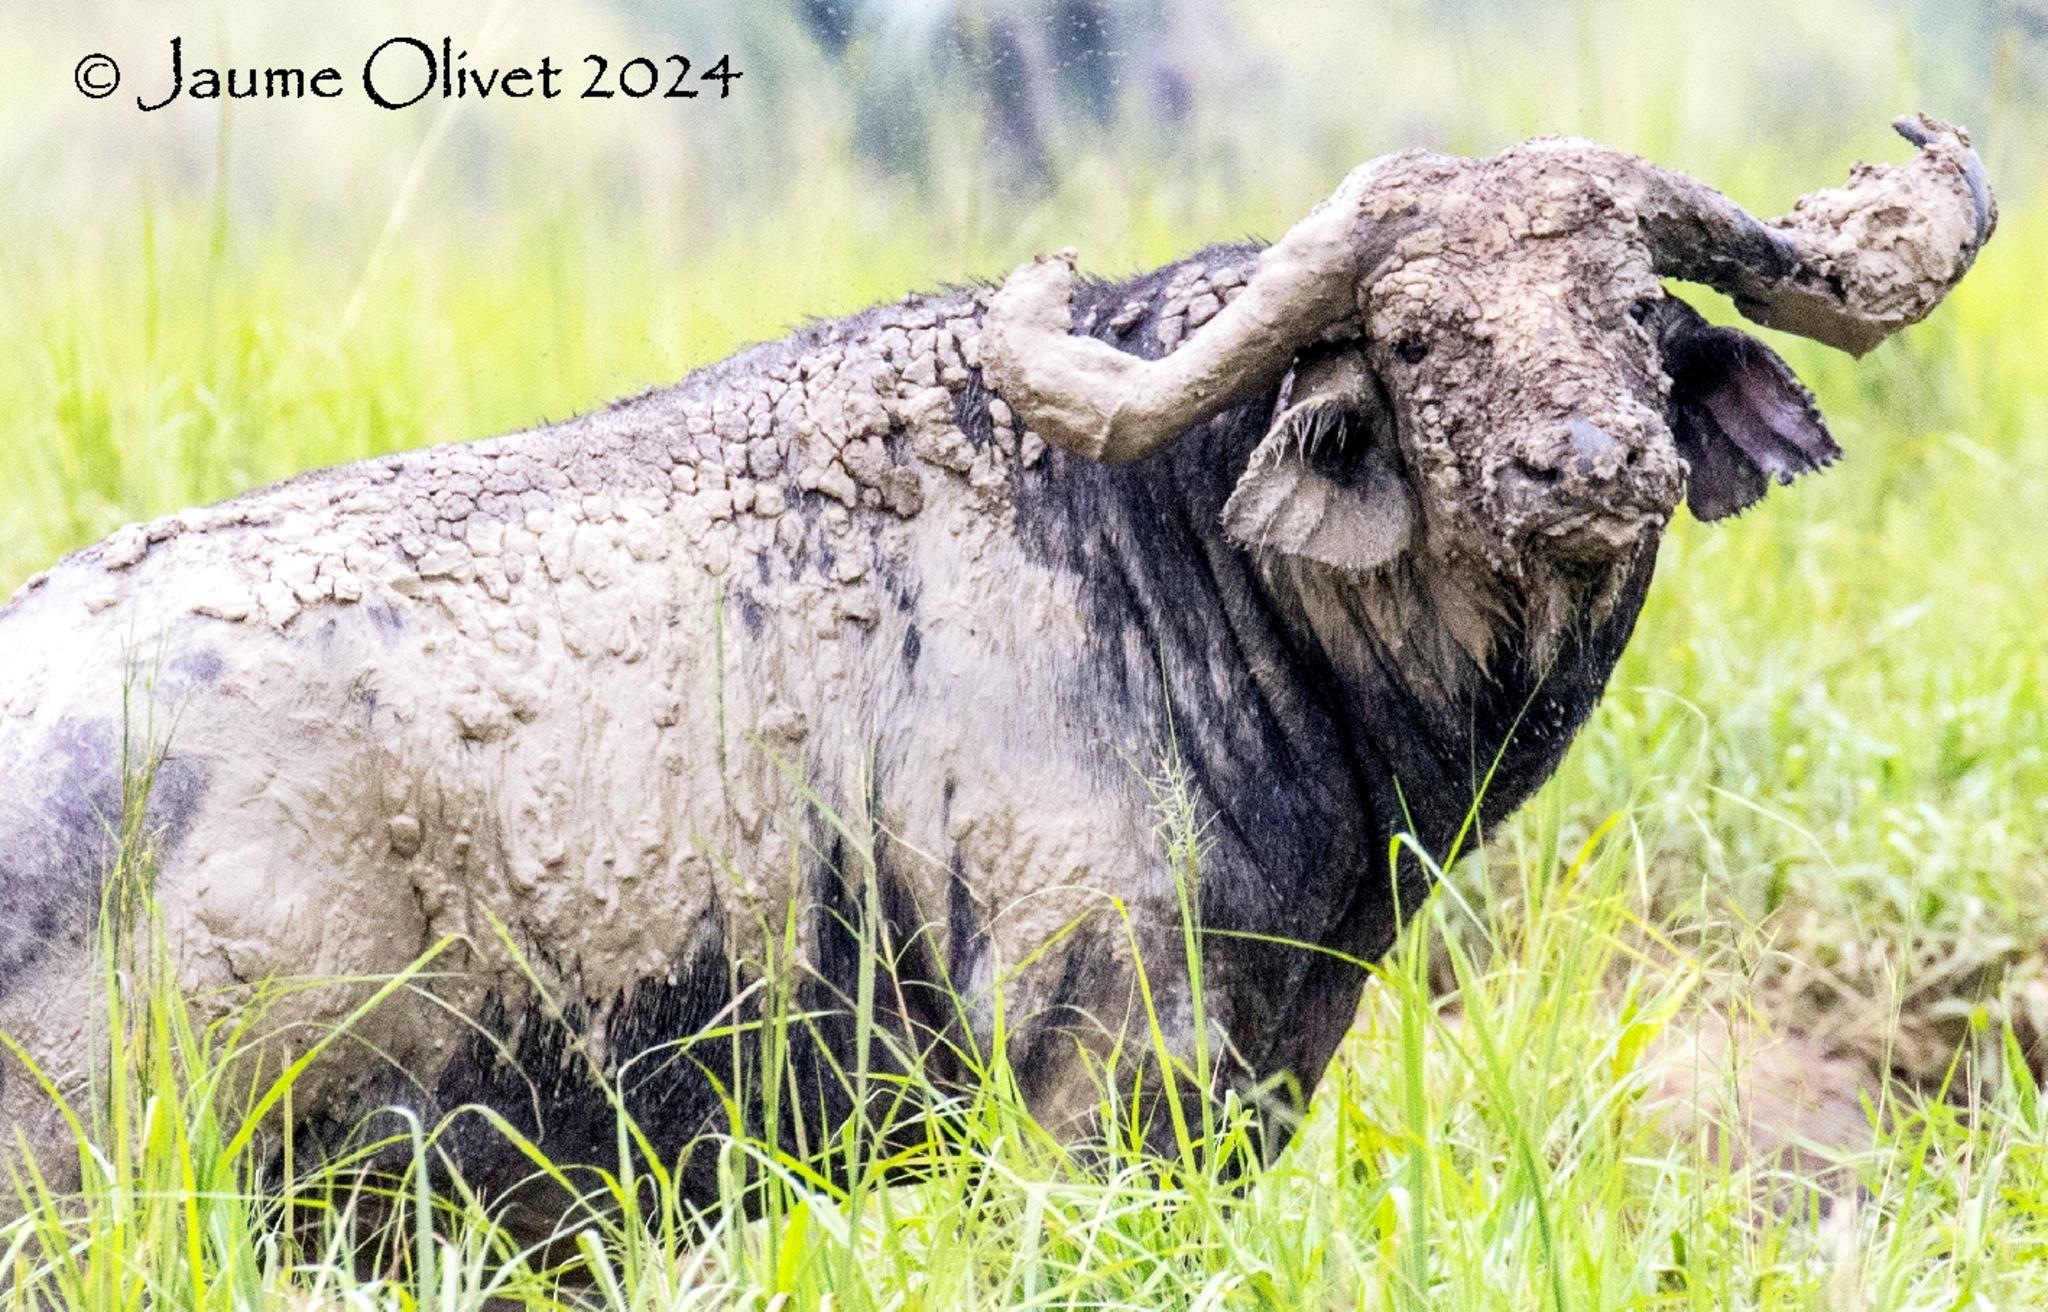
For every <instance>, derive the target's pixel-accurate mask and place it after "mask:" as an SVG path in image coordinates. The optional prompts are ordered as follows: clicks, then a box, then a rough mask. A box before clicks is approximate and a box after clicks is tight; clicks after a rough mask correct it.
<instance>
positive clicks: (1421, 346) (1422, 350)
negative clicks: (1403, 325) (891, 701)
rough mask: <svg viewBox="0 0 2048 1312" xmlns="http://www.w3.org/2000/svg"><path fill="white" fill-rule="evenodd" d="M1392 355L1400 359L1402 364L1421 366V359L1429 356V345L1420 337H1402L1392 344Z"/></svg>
mask: <svg viewBox="0 0 2048 1312" xmlns="http://www.w3.org/2000/svg"><path fill="white" fill-rule="evenodd" d="M1394 354H1395V355H1398V356H1400V357H1401V363H1403V364H1421V363H1422V359H1423V357H1424V356H1426V355H1428V354H1429V343H1428V342H1425V341H1423V340H1422V339H1421V338H1420V337H1403V338H1402V339H1401V340H1400V341H1398V342H1396V343H1394Z"/></svg>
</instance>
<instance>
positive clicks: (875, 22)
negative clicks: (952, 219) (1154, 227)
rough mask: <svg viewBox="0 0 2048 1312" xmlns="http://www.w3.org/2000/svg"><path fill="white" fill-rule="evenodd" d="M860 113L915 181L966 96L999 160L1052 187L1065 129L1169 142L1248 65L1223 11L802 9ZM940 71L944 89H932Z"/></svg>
mask: <svg viewBox="0 0 2048 1312" xmlns="http://www.w3.org/2000/svg"><path fill="white" fill-rule="evenodd" d="M793 3H794V4H795V8H796V11H797V14H798V16H799V17H800V18H801V19H802V22H803V25H804V27H805V29H806V30H807V31H809V32H810V33H811V35H812V36H813V38H814V39H815V40H816V41H817V43H818V45H819V47H820V48H821V49H823V50H824V51H825V52H826V53H827V54H828V55H829V56H831V57H832V58H833V59H834V60H836V61H837V62H838V63H839V64H840V66H841V68H842V70H843V71H844V72H845V74H846V76H847V78H848V80H849V81H850V83H851V84H852V86H853V88H854V91H855V95H856V97H857V103H858V106H859V108H858V111H857V112H858V115H859V123H858V128H857V131H856V137H857V140H858V142H859V144H860V147H861V149H862V151H863V152H864V153H866V154H867V155H868V156H869V157H870V158H872V159H874V160H876V161H877V162H879V163H881V164H883V165H885V166H887V167H889V168H891V169H895V170H900V171H905V172H916V171H918V170H919V169H920V168H921V166H922V160H923V158H924V155H925V152H926V150H927V148H928V145H929V138H930V135H931V132H932V128H933V123H934V120H935V118H936V117H937V116H940V115H956V114H957V113H958V111H959V108H960V107H959V104H958V101H957V99H956V98H955V96H954V95H953V94H952V86H953V85H955V84H957V85H964V86H966V87H967V88H970V89H971V93H972V95H973V97H974V99H975V101H976V102H977V107H978V108H979V110H980V116H981V121H982V123H983V124H985V126H986V130H987V131H988V132H989V133H990V134H991V135H992V137H993V139H994V145H995V146H996V147H997V148H998V151H999V157H1000V158H1001V159H1002V160H1004V161H1005V162H1006V163H1007V164H1008V165H1009V167H1010V168H1011V169H1012V171H1013V172H1014V173H1015V174H1016V175H1017V176H1019V177H1021V178H1023V179H1027V180H1038V181H1043V180H1045V179H1047V178H1049V177H1050V175H1051V173H1052V170H1053V165H1054V161H1055V159H1056V158H1057V150H1056V147H1057V145H1058V143H1059V141H1060V139H1061V137H1062V135H1063V133H1062V125H1063V124H1085V125H1088V126H1091V127H1097V128H1100V127H1107V126H1109V125H1110V124H1111V123H1113V122H1114V121H1115V120H1116V118H1117V115H1118V114H1119V113H1120V112H1123V111H1124V110H1126V109H1128V110H1131V111H1133V112H1135V113H1137V114H1139V115H1141V116H1142V117H1143V118H1144V119H1145V120H1146V121H1148V122H1151V123H1153V124H1155V125H1157V126H1158V127H1160V128H1161V129H1162V130H1164V131H1168V132H1171V131H1173V130H1174V129H1175V128H1177V127H1178V126H1179V125H1180V124H1181V123H1182V122H1183V121H1184V120H1185V119H1186V118H1187V116H1188V115H1189V113H1190V112H1191V111H1192V109H1193V107H1194V103H1195V100H1196V97H1197V96H1198V95H1199V94H1200V93H1201V89H1202V88H1203V87H1204V86H1205V85H1207V84H1211V83H1214V82H1217V81H1219V80H1221V79H1222V78H1223V77H1224V76H1227V75H1228V74H1229V73H1230V72H1231V71H1232V70H1239V69H1242V68H1243V67H1244V66H1245V64H1246V63H1247V62H1248V61H1249V55H1248V54H1247V53H1246V52H1245V50H1244V48H1243V46H1242V44H1241V42H1240V41H1239V40H1238V38H1237V36H1236V29H1235V26H1234V23H1233V20H1232V18H1231V16H1230V12H1229V8H1228V6H1226V5H1224V4H1221V3H1218V2H1217V0H1194V2H1193V3H1188V4H1167V3H1163V2H1162V0H1053V2H1052V3H1050V4H1037V3H1028V2H1023V0H941V2H940V3H929V2H928V0H793ZM934 68H936V69H937V70H938V75H937V77H936V78H934V77H933V75H932V70H933V69H934Z"/></svg>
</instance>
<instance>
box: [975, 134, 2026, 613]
mask: <svg viewBox="0 0 2048 1312" xmlns="http://www.w3.org/2000/svg"><path fill="white" fill-rule="evenodd" d="M1894 126H1895V127H1897V129H1898V131H1899V132H1900V133H1901V135H1903V136H1905V137H1906V138H1907V139H1908V140H1910V141H1912V142H1913V143H1914V144H1915V145H1917V146H1919V147H1920V152H1919V154H1918V155H1917V157H1916V158H1915V159H1914V160H1913V161H1912V162H1911V163H1909V164H1905V165H1900V166H1878V167H1872V166H1859V167H1858V169H1857V170H1856V171H1855V173H1854V174H1852V176H1851V178H1850V180H1849V182H1848V183H1847V184H1846V185H1845V186H1843V187H1839V188H1835V189H1832V190H1829V191H1823V192H1818V193H1815V194H1813V195H1810V196H1807V197H1805V198H1804V199H1802V200H1801V201H1800V202H1799V204H1798V206H1797V207H1796V208H1795V209H1794V210H1793V212H1792V213H1791V214H1790V215H1787V216H1786V217H1784V218H1781V219H1777V220H1773V221H1770V222H1764V221H1761V220H1758V219H1756V218H1754V217H1752V216H1751V215H1749V214H1748V213H1746V212H1745V211H1743V210H1742V209H1741V208H1740V207H1738V206H1737V205H1735V204H1734V203H1733V202H1732V201H1730V200H1729V199H1727V198H1726V197H1725V196H1722V195H1721V194H1720V193H1718V192H1716V191H1714V190H1712V189H1711V188H1709V187H1707V186H1705V185H1704V184H1702V183H1699V182H1696V181H1694V180H1692V179H1690V178H1686V177H1683V176H1681V175H1678V174H1675V173H1671V172H1668V171H1666V170H1663V169H1660V168H1657V167H1655V166H1653V165H1650V164H1647V163H1644V162H1643V161H1641V160H1639V159H1636V158H1634V157H1632V156H1628V155H1624V154H1620V153H1618V152H1615V151H1611V150H1607V149H1604V148H1602V147H1599V146H1596V145H1593V144H1591V143H1589V142H1585V141H1578V140H1561V139H1538V140H1535V141H1530V142H1526V143H1524V144H1522V145H1520V146H1517V147H1515V148H1513V149H1511V150H1508V151H1505V152H1503V153H1502V154H1499V155H1496V156H1493V157H1491V158H1489V159H1483V160H1464V159H1456V158H1451V157H1447V156H1442V155H1437V154H1433V153H1429V152H1420V151H1411V152H1406V153H1403V154H1399V155H1393V156H1388V157H1386V158H1384V159H1380V160H1376V161H1373V162H1372V163H1370V164H1367V165H1364V166H1362V167H1361V168H1359V169H1358V170H1356V171H1354V172H1353V173H1352V174H1351V175H1350V176H1349V177H1348V178H1347V179H1346V180H1345V182H1344V185H1343V186H1342V187H1341V188H1340V189H1339V191H1338V192H1337V193H1336V194H1335V195H1334V196H1332V197H1331V198H1330V199H1329V200H1327V201H1325V202H1323V203H1322V204H1321V205H1319V206H1317V208H1316V209H1315V210H1314V211H1313V212H1312V213H1311V214H1310V215H1309V216H1308V217H1307V218H1306V219H1304V220H1303V221H1302V222H1301V223H1299V224H1297V225H1296V226H1295V227H1294V228H1293V229H1291V230H1290V231H1289V232H1288V233H1287V234H1286V235H1285V236H1284V237H1283V238H1281V240H1280V241H1278V242H1276V243H1275V244H1274V245H1273V246H1271V247H1269V248H1268V249H1267V250H1266V251H1264V252H1262V253H1261V255H1260V257H1259V260H1258V264H1257V266H1256V268H1255V270H1254V271H1253V273H1252V275H1251V277H1250V278H1249V280H1248V281H1247V283H1246V285H1245V287H1244V289H1243V290H1242V291H1241V292H1240V293H1239V294H1238V295H1237V296H1236V298H1235V299H1233V300H1232V301H1231V303H1230V304H1229V305H1228V306H1226V307H1225V308H1224V309H1223V310H1222V312H1221V313H1219V314H1217V315H1216V316H1215V318H1214V319H1212V320H1211V321H1210V322H1209V323H1208V324H1206V325H1204V326H1203V327H1202V328H1201V329H1199V330H1198V331H1197V332H1196V333H1195V334H1194V335H1193V336H1192V337H1190V338H1189V339H1188V340H1187V341H1186V342H1185V343H1183V344H1182V345H1181V346H1180V348H1179V349H1178V350H1177V351H1175V352H1174V353H1172V354H1171V355H1169V356H1167V357H1165V358H1164V359H1160V360H1154V361H1148V360H1141V359H1139V358H1138V357H1135V356H1131V355H1127V354H1124V353H1122V352H1120V351H1117V350H1115V349H1114V348H1113V347H1111V346H1109V345H1107V344H1106V343H1103V342H1100V341H1096V340H1093V339H1090V338H1083V337H1074V336H1071V335H1070V334H1069V331H1068V329H1069V319H1070V314H1069V306H1070V300H1071V293H1072V282H1071V280H1072V265H1073V261H1072V257H1071V255H1070V254H1065V255H1061V256H1057V257H1052V258H1042V259H1040V260H1038V261H1035V262H1033V263H1032V264H1028V265H1026V266H1024V267H1023V268H1021V269H1019V270H1018V271H1017V272H1016V273H1014V274H1013V275H1011V277H1010V279H1009V280H1008V281H1007V282H1006V283H1005V284H1004V286H1003V288H1002V289H1001V290H1000V291H998V292H997V294H996V295H995V297H994V298H993V300H992V302H991V305H990V310H989V315H988V321H987V325H986V336H985V339H984V345H983V358H984V361H985V364H986V368H987V371H988V375H989V381H990V382H991V384H992V385H994V386H995V387H996V388H997V389H998V390H1000V391H1001V392H1002V393H1003V395H1004V396H1005V397H1006V398H1007V399H1008V400H1009V402H1010V403H1011V405H1012V406H1014V407H1016V408H1017V409H1018V411H1019V413H1020V414H1021V415H1022V416H1023V418H1024V419H1025V421H1026V422H1027V423H1028V424H1030V426H1031V427H1032V428H1034V429H1035V430H1036V431H1038V432H1039V433H1040V434H1042V435H1043V436H1044V437H1045V438H1046V439H1047V440H1048V441H1050V442H1053V443H1055V444H1057V445H1059V446H1062V447H1064V448H1066V449H1068V450H1071V451H1074V452H1076V453H1078V454H1081V455H1084V456H1089V457H1094V458H1099V459H1104V460H1129V459H1135V458H1137V457H1140V456H1143V455H1145V454H1146V453H1148V452H1150V451H1152V450H1154V449H1156V448H1157V447H1159V446H1160V445H1162V444H1163V443H1165V442H1166V441H1167V440H1169V439H1170V438H1171V437H1172V436H1173V435H1175V434H1176V433H1179V432H1184V431H1186V430H1187V429H1188V428H1189V427H1190V426H1191V425H1192V424H1194V423H1196V422H1198V421H1200V420H1202V419H1204V418H1206V417H1208V416H1210V415H1213V414H1215V413H1217V412H1219V411H1221V410H1222V409H1224V408H1225V407H1226V406H1229V405H1231V404H1234V403H1237V402H1240V401H1243V400H1245V399H1247V398H1249V397H1251V396H1254V395H1257V394H1258V393H1259V392H1260V391H1261V390H1262V389H1276V391H1275V397H1276V403H1275V407H1274V415H1275V418H1274V420H1273V423H1272V427H1271V429H1270V431H1269V432H1268V433H1267V434H1266V436H1265V439H1264V441H1262V442H1261V443H1260V444H1259V445H1258V446H1257V448H1256V449H1255V450H1254V452H1253V454H1252V456H1251V458H1250V460H1249V462H1248V464H1247V466H1246V468H1245V469H1244V470H1243V472H1242V475H1241V477H1240V478H1239V481H1238V484H1237V489H1236V492H1235V494H1234V495H1233V496H1232V497H1231V498H1230V501H1229V503H1228V505H1227V507H1226V508H1225V511H1224V521H1225V527H1226V529H1227V530H1228V531H1229V532H1230V533H1231V534H1232V536H1234V537H1235V538H1237V539H1238V540H1239V541H1241V542H1243V543H1245V544H1247V545H1248V546H1252V547H1255V548H1261V549H1267V550H1272V551H1278V552H1281V553H1285V554H1289V555H1293V556H1298V557H1305V558H1308V559H1311V560H1315V561H1319V562H1322V563H1324V564H1326V565H1331V566H1335V567H1338V568H1341V569H1347V570H1354V571H1366V570H1373V569H1377V568H1379V567H1381V566H1383V565H1385V564H1387V563H1389V562H1390V561H1391V560H1393V559H1394V558H1396V557H1398V556H1400V555H1401V554H1403V553H1405V552H1408V551H1411V550H1416V549H1425V550H1427V551H1429V552H1431V553H1432V554H1436V555H1439V556H1464V557H1470V558H1474V559H1479V560H1483V561H1484V562H1486V563H1487V564H1488V565H1489V566H1491V567H1492V568H1494V569H1496V570H1500V571H1504V572H1507V573H1510V574H1513V573H1518V572H1520V571H1521V569H1522V568H1523V567H1524V566H1525V564H1526V563H1527V562H1529V561H1532V560H1535V559H1539V558H1540V559H1543V560H1546V561H1574V560H1577V561H1588V562H1595V561H1600V560H1605V559H1614V558H1618V557H1619V556H1621V555H1623V554H1624V553H1627V552H1630V551H1632V550H1633V549H1634V548H1635V546H1636V545H1637V544H1638V543H1639V542H1640V541H1641V540H1642V539H1643V537H1644V536H1645V535H1646V534H1654V533H1655V532H1656V531H1657V530H1659V529H1660V528H1661V527H1662V526H1663V525H1664V523H1665V522H1666V520H1667V519H1668V518H1669V516H1670V514H1671V512H1672V511H1673V509H1674V508H1675V507H1676V506H1677V504H1678V502H1679V500H1680V499H1681V498H1682V497H1683V498H1684V499H1685V500H1687V502H1688V503H1689V505H1690V507H1691V509H1692V510H1693V512H1694V513H1695V514H1696V515H1698V516H1699V517H1700V518H1703V519H1715V518H1719V517H1721V516H1724V515H1728V514H1732V513H1734V512H1736V511H1739V510H1741V509H1743V508H1744V507H1746V506H1748V505H1750V504H1752V503H1753V502H1755V501H1756V500H1757V498H1759V497H1760V496H1762V495H1763V493H1764V491H1765V489H1766V487H1767V486H1768V483H1769V482H1770V481H1772V480H1776V481H1780V482H1784V481H1789V480H1790V479H1791V478H1792V477H1793V476H1795V475H1797V474H1800V473H1803V472H1805V471H1808V470H1811V469H1816V468H1819V467H1820V466H1822V465H1825V464H1827V463H1828V462H1829V461H1831V460H1832V459H1833V458H1834V457H1835V456H1836V455H1837V454H1838V453H1839V452H1838V448H1837V447H1836V446H1835V443H1834V441H1833V439H1832V438H1831V437H1830V436H1829V434H1828V431H1827V427H1826V425H1825V423H1824V422H1823V421H1822V419H1821V417H1820V414H1819V412H1818V411H1817V410H1816V409H1815V408H1814V405H1813V399H1812V396H1811V395H1810V394H1809V393H1808V392H1807V390H1806V389H1805V388H1804V387H1803V386H1801V384H1800V383H1799V381H1798V380H1797V379H1796V378H1795V377H1794V376H1793V374H1792V371H1791V370H1790V369H1789V368H1788V367H1787V366H1786V365H1785V363H1784V361H1783V360H1781V359H1780V358H1779V357H1778V356H1777V354H1776V353H1775V352H1773V351H1772V350H1771V349H1770V348H1769V347H1767V346H1765V345H1764V344H1763V343H1762V342H1760V341H1758V340H1757V339H1755V338H1753V337H1751V336H1749V335H1747V334H1745V333H1742V332H1739V331H1736V330H1733V329H1728V328H1720V327H1715V326H1712V325H1710V324H1708V323H1707V322H1706V321H1705V320H1704V319H1703V318H1702V317H1701V316H1700V315H1699V314H1698V313H1697V312H1695V311H1694V310H1693V309H1692V308H1691V307H1690V306H1688V305H1686V304H1685V303H1684V302H1683V301H1681V300H1679V299H1677V298H1676V297H1674V296H1672V295H1670V294H1669V293H1668V292H1667V291H1665V289H1664V280H1665V279H1667V278H1670V279H1678V280H1684V281H1694V282H1700V283H1704V284H1706V285H1709V286H1712V287H1715V288H1717V289H1719V290H1721V291H1724V292H1726V293H1728V294H1729V295H1730V296H1732V297H1733V298H1734V300H1735V303H1736V305H1737V307H1738V308H1740V309H1741V310H1742V312H1743V313H1744V314H1745V315H1747V316H1748V317H1749V318H1751V319H1753V320H1755V321H1757V322H1759V323H1763V324H1766V325H1770V326H1773V327H1777V328H1781V329H1784V330H1787V331H1790V332H1795V333H1800V334H1803V335H1805V336H1808V337H1811V338H1814V339H1816V340H1819V341H1821V342H1824V343H1827V344H1829V345H1831V346H1835V347H1838V348H1840V349H1843V350H1846V351H1849V352H1851V353H1855V354H1861V353H1862V352H1864V351H1866V350H1868V349H1870V348H1871V347H1872V346H1874V345H1876V344H1877V343H1878V342H1880V341H1882V340H1883V339H1884V338H1885V337H1886V336H1888V335H1889V334H1891V333H1892V332H1895V331H1897V330H1898V329H1899V328H1902V327H1904V326H1906V325H1907V324H1910V323H1913V322H1916V321H1918V320H1919V319H1921V318H1923V317H1925V316H1926V315H1927V314H1928V313H1929V312H1930V311H1931V310H1932V309H1933V308H1934V306H1935V305H1936V304H1938V303H1939V302H1940V300H1941V298H1942V297H1943V296H1944V295H1945V294H1946V293H1947V291H1948V290H1949V288H1950V287H1952V286H1953V285H1954V284H1955V283H1956V282H1957V281H1958V280H1959V279H1960V278H1961V277H1962V276H1963V274H1964V273H1965V272H1966V271H1967V270H1968V269H1969V267H1970V265H1971V263H1972V262H1973V261H1974V260H1975V258H1976V253H1977V251H1978V249H1979V248H1980V247H1981V246H1982V245H1983V243H1984V242H1985V240H1986V239H1987V238H1988V237H1989V236H1990V234H1991V231H1992V229H1993V227H1994V225H1995V224H1996V220H1997V211H1996V208H1995V206H1994V205H1993V203H1992V201H1991V198H1990V193H1989V190H1988V188H1987V186H1986V184H1985V181H1984V173H1983V167H1982V165H1981V164H1980V163H1979V161H1978V159H1977V156H1976V153H1975V152H1974V151H1973V150H1971V149H1970V147H1969V143H1968V139H1967V138H1966V137H1965V136H1964V135H1963V133H1962V132H1961V131H1959V130H1958V129H1955V128H1951V127H1949V126H1947V125H1945V124H1940V123H1937V122H1935V121H1933V120H1931V119H1926V118H1917V119H1900V120H1899V121H1898V122H1897V123H1896V124H1895V125H1894Z"/></svg>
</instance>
